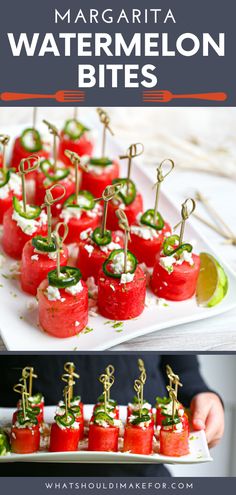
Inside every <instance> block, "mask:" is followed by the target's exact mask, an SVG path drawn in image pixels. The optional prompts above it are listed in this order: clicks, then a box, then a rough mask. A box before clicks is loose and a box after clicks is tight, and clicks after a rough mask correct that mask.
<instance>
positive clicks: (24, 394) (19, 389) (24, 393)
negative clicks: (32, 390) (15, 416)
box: [13, 383, 29, 420]
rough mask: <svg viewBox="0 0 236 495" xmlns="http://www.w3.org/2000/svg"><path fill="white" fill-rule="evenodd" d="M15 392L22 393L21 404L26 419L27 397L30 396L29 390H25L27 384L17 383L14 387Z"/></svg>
mask: <svg viewBox="0 0 236 495" xmlns="http://www.w3.org/2000/svg"><path fill="white" fill-rule="evenodd" d="M13 390H14V392H16V393H17V394H20V395H21V404H22V410H23V417H24V420H26V397H28V396H29V394H28V392H27V391H26V390H25V385H23V383H17V384H16V385H14V387H13Z"/></svg>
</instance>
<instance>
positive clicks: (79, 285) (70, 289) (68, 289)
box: [65, 280, 83, 296]
mask: <svg viewBox="0 0 236 495" xmlns="http://www.w3.org/2000/svg"><path fill="white" fill-rule="evenodd" d="M82 290H83V285H82V283H81V280H79V282H78V283H77V284H75V285H72V286H71V287H66V289H65V291H66V292H67V293H68V294H71V295H72V296H75V295H76V294H78V293H79V292H82Z"/></svg>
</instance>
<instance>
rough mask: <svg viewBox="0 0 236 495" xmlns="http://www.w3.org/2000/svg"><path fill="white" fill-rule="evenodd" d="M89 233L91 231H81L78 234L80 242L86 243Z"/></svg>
mask: <svg viewBox="0 0 236 495" xmlns="http://www.w3.org/2000/svg"><path fill="white" fill-rule="evenodd" d="M91 233H92V229H86V230H83V232H81V234H80V239H81V241H86V240H87V239H88V237H89V236H90V234H91Z"/></svg>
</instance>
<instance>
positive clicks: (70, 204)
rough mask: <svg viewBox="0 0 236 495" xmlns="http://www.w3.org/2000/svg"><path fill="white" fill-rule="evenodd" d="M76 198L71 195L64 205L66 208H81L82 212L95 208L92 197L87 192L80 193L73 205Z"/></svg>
mask: <svg viewBox="0 0 236 495" xmlns="http://www.w3.org/2000/svg"><path fill="white" fill-rule="evenodd" d="M75 199H76V196H75V194H71V195H70V196H69V198H67V200H66V201H65V203H64V206H66V207H67V208H81V209H82V210H92V209H93V208H94V206H95V201H94V195H93V194H92V193H91V192H89V191H80V192H79V194H78V198H77V203H75Z"/></svg>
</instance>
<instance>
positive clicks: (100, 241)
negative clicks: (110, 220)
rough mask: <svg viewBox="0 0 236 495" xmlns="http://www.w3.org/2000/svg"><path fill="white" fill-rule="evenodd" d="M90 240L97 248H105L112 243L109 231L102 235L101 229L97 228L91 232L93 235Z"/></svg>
mask: <svg viewBox="0 0 236 495" xmlns="http://www.w3.org/2000/svg"><path fill="white" fill-rule="evenodd" d="M91 239H92V240H93V242H95V244H97V245H98V246H106V245H107V244H110V242H111V241H112V236H111V231H110V230H105V232H104V234H102V229H101V227H97V228H96V229H95V230H94V231H93V233H92V235H91Z"/></svg>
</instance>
